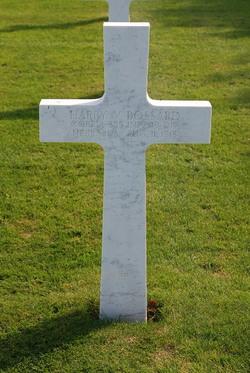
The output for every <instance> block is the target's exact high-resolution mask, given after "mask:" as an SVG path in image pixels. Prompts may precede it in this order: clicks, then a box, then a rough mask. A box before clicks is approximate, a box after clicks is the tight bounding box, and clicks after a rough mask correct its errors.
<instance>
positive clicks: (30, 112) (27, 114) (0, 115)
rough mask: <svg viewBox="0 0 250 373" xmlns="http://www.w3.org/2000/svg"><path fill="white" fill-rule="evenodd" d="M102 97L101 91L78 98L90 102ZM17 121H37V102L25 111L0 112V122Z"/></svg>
mask: <svg viewBox="0 0 250 373" xmlns="http://www.w3.org/2000/svg"><path fill="white" fill-rule="evenodd" d="M102 96H103V91H100V92H97V93H93V94H90V95H88V96H84V97H80V98H79V99H81V100H84V99H86V100H90V99H95V98H100V97H102ZM18 119H32V120H38V119H39V102H38V103H37V104H36V105H32V106H30V107H28V108H25V109H15V110H10V111H0V121H2V120H18Z"/></svg>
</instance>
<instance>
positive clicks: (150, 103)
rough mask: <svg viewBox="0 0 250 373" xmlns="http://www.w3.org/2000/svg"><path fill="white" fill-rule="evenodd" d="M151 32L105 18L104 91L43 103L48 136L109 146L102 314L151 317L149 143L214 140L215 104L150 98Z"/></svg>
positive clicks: (42, 117)
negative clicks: (94, 96)
mask: <svg viewBox="0 0 250 373" xmlns="http://www.w3.org/2000/svg"><path fill="white" fill-rule="evenodd" d="M149 31H150V25H149V24H148V23H105V24H104V45H105V56H104V57H105V93H104V96H103V97H101V98H99V99H93V100H42V101H41V104H40V139H41V141H45V142H81V143H82V142H89V143H97V144H100V145H101V146H102V147H103V149H104V158H105V161H104V210H103V238H102V242H103V243H102V270H101V304H100V318H102V319H106V318H107V319H116V320H126V321H145V320H146V318H147V290H146V208H145V205H146V204H145V197H146V195H145V194H146V171H145V151H146V149H147V147H148V146H149V145H151V144H194V143H196V144H201V143H209V142H210V129H211V104H210V103H209V102H207V101H157V100H152V99H151V98H149V96H148V94H147V76H148V54H149Z"/></svg>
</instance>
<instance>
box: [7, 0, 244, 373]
mask: <svg viewBox="0 0 250 373" xmlns="http://www.w3.org/2000/svg"><path fill="white" fill-rule="evenodd" d="M131 14H132V16H131V18H132V20H133V21H149V22H150V23H151V44H150V69H149V94H150V96H151V97H152V98H155V99H190V100H197V99H202V100H210V101H211V103H212V105H213V130H212V143H211V145H158V146H152V147H151V148H150V149H149V150H148V152H147V223H148V224H147V249H148V295H149V299H152V300H155V301H157V302H158V304H160V305H161V308H159V311H160V313H161V314H160V317H159V321H158V322H152V321H150V322H148V324H126V323H104V322H100V321H98V320H97V317H96V314H97V312H98V299H99V286H100V262H101V234H102V203H103V197H102V193H103V152H102V149H101V148H100V147H99V146H97V145H87V144H41V143H40V142H39V126H38V105H39V101H40V99H42V98H95V97H100V96H101V95H102V93H103V39H102V38H103V32H102V24H103V22H104V21H105V20H107V3H106V2H105V1H80V0H71V1H67V0H53V1H51V0H40V1H39V0H22V1H20V0H1V1H0V337H1V340H0V371H1V372H22V373H24V372H25V373H26V372H27V373H30V372H58V373H62V372H69V373H77V372H87V373H92V372H105V373H116V372H128V373H130V372H131V373H132V372H135V373H141V372H142V373H144V372H145V373H151V372H152V373H156V372H166V373H172V372H181V373H186V372H201V373H203V372H208V373H210V372H216V373H217V372H223V373H224V372H226V373H227V372H232V373H235V372H242V373H243V372H244V373H246V372H248V371H249V364H250V351H249V350H250V349H249V345H250V342H249V341H250V333H249V329H250V292H249V290H250V289H249V288H250V281H249V274H250V259H249V252H248V248H249V235H248V222H249V210H248V208H249V206H248V203H249V195H248V190H247V189H248V187H249V171H250V170H249V155H250V151H249V144H248V141H249V138H250V133H249V114H250V110H249V109H250V79H249V76H250V72H249V66H250V65H249V54H250V42H249V39H250V38H249V36H250V30H249V18H250V2H249V1H248V0H209V1H205V0H183V1H177V0H175V1H173V0H153V1H140V0H138V1H135V2H134V3H133V4H132V8H131Z"/></svg>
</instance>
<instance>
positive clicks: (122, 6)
mask: <svg viewBox="0 0 250 373" xmlns="http://www.w3.org/2000/svg"><path fill="white" fill-rule="evenodd" d="M107 1H108V3H109V21H110V22H129V6H130V3H131V1H132V0H107Z"/></svg>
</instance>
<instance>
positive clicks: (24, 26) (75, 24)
mask: <svg viewBox="0 0 250 373" xmlns="http://www.w3.org/2000/svg"><path fill="white" fill-rule="evenodd" d="M105 21H107V18H106V17H99V18H93V19H86V20H82V21H76V22H67V23H51V24H45V25H32V24H20V25H12V26H9V27H6V28H3V29H0V33H7V32H16V31H30V30H67V29H71V28H74V27H78V26H87V25H90V24H92V23H98V22H105Z"/></svg>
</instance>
